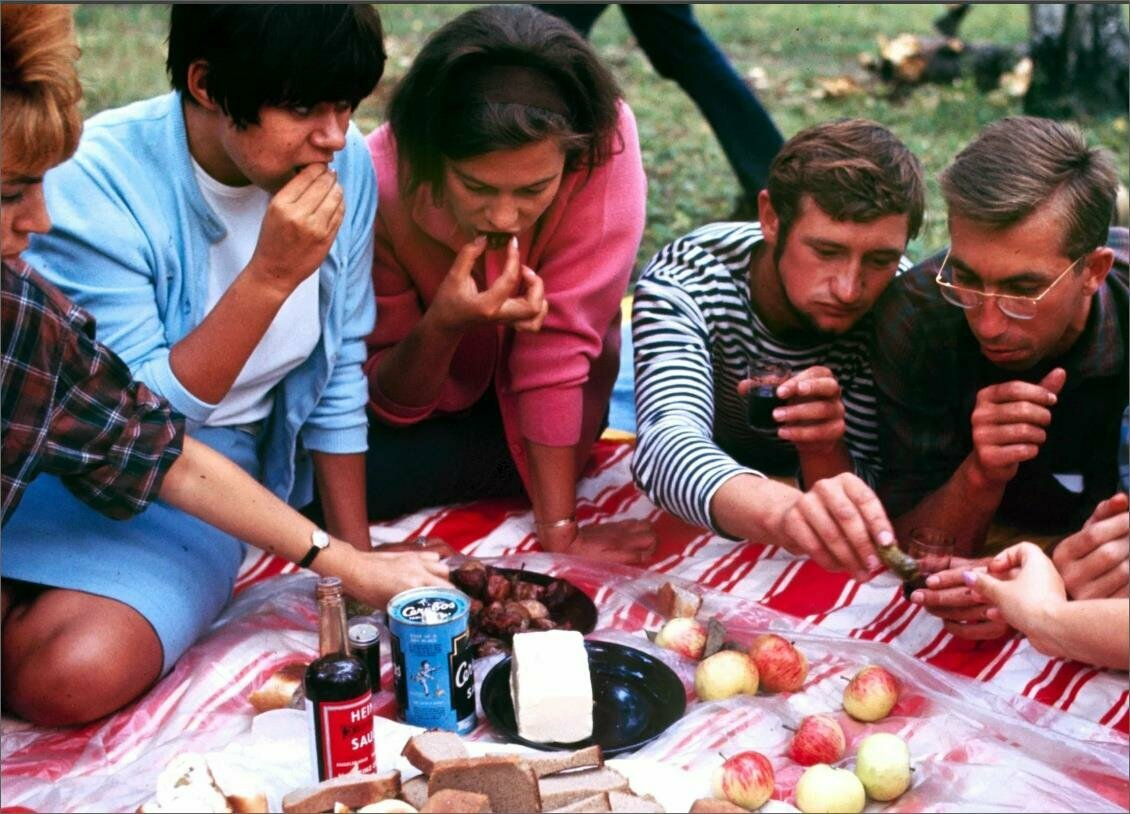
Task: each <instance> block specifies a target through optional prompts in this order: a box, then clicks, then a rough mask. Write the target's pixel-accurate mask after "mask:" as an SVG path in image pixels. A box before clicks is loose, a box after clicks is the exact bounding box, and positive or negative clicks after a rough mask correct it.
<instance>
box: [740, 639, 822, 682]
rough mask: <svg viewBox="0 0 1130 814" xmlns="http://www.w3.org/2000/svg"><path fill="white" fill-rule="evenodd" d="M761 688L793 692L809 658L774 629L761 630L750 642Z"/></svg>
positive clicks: (804, 671)
mask: <svg viewBox="0 0 1130 814" xmlns="http://www.w3.org/2000/svg"><path fill="white" fill-rule="evenodd" d="M749 656H750V658H751V659H753V663H754V664H756V665H757V674H758V675H759V676H760V677H761V689H762V691H764V692H795V691H796V690H799V689H800V688H801V687H802V686H804V679H805V678H807V677H808V659H806V658H805V657H804V653H802V652H800V651H799V650H797V649H796V648H795V647H794V646H793V644H792V643H791V642H790V641H789V640H788V639H785V638H783V637H781V636H778V635H777V634H776V633H763V634H762V635H760V636H758V637H757V638H756V639H754V640H753V644H751V645H750V646H749Z"/></svg>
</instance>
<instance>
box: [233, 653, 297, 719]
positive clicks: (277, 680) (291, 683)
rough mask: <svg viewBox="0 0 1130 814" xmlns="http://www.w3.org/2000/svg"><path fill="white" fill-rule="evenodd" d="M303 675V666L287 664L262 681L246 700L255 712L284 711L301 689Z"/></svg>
mask: <svg viewBox="0 0 1130 814" xmlns="http://www.w3.org/2000/svg"><path fill="white" fill-rule="evenodd" d="M305 675H306V665H305V664H302V663H297V664H288V665H286V666H285V667H283V668H282V669H281V670H279V671H278V672H277V673H274V674H273V675H271V677H270V678H268V679H267V680H266V681H264V682H263V685H262V686H261V687H259V688H258V689H256V690H255V691H253V692H252V693H251V695H249V696H247V700H248V701H250V702H251V706H253V707H255V710H256V711H257V712H267V711H268V710H272V709H286V708H287V707H289V706H290V703H291V701H292V700H293V699H294V694H295V693H296V692H298V690H299V688H301V687H302V679H303V677H304V676H305Z"/></svg>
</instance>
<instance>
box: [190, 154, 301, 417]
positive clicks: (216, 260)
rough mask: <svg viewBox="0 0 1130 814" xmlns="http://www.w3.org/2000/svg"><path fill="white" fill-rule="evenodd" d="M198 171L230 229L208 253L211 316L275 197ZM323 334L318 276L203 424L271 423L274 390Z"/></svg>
mask: <svg viewBox="0 0 1130 814" xmlns="http://www.w3.org/2000/svg"><path fill="white" fill-rule="evenodd" d="M193 168H194V170H195V172H196V179H197V181H198V182H199V184H200V191H201V192H202V193H203V194H204V199H205V200H206V201H207V202H208V205H209V206H211V207H212V210H213V211H214V212H215V213H216V215H217V216H218V217H219V219H220V221H221V222H222V223H223V225H224V228H225V229H226V230H227V235H226V236H225V237H224V238H223V239H222V240H220V241H219V242H218V243H213V244H212V248H211V249H210V250H209V252H208V299H207V310H208V311H211V310H212V309H213V308H214V307H215V305H216V303H217V302H219V300H220V297H222V296H223V294H224V292H225V291H227V290H228V287H229V286H230V285H231V284H232V282H234V281H235V278H236V276H237V275H238V274H239V273H240V272H241V271H243V269H244V268H245V267H246V266H247V263H248V262H249V261H250V260H251V255H252V253H253V252H254V251H255V245H256V244H257V243H258V241H259V230H260V228H261V227H262V225H263V217H264V215H266V213H267V205H268V204H269V203H270V200H271V196H270V194H268V193H267V192H266V191H264V190H262V189H259V187H257V186H254V185H253V184H249V185H247V186H245V187H229V186H226V185H224V184H221V183H220V182H219V181H217V180H216V179H215V178H213V177H212V176H210V175H208V173H207V172H205V171H204V169H203V167H201V166H200V165H199V164H197V163H196V162H195V161H193ZM321 331H322V326H321V323H320V322H319V320H318V275H317V273H314V274H311V275H310V276H309V277H307V278H306V279H305V280H303V281H302V283H301V284H299V286H298V288H296V289H295V290H294V292H293V293H292V294H291V295H290V296H289V297H287V299H286V302H284V303H283V304H282V307H281V308H280V309H279V311H278V313H277V314H276V315H275V318H274V320H273V321H272V322H271V325H270V327H269V328H267V332H266V333H265V334H264V335H263V338H262V339H260V340H259V344H258V345H257V346H256V347H255V350H254V351H252V353H251V356H250V357H248V359H247V363H246V364H244V366H243V370H241V371H240V372H239V375H238V376H237V377H236V380H235V383H234V384H232V387H231V389H230V390H229V391H228V394H227V395H226V396H224V398H223V400H222V401H221V402H220V404H219V406H218V407H217V408H216V409H215V410H214V411H213V412H212V415H211V416H209V417H208V420H207V421H205V422H204V423H205V424H206V425H208V426H211V427H223V426H230V425H232V424H246V423H249V422H252V421H259V420H261V419H264V418H266V417H267V416H268V415H269V414H270V412H271V402H272V395H273V394H272V392H271V391H272V389H273V388H274V386H275V385H276V384H278V383H279V381H281V380H282V378H283V377H284V376H285V375H286V374H287V373H289V372H290V371H291V370H293V369H294V368H296V367H298V365H300V364H301V363H302V362H303V361H304V360H305V359H306V358H307V357H309V356H310V354H311V353H313V351H314V347H315V346H316V345H317V344H318V338H319V337H320V336H321Z"/></svg>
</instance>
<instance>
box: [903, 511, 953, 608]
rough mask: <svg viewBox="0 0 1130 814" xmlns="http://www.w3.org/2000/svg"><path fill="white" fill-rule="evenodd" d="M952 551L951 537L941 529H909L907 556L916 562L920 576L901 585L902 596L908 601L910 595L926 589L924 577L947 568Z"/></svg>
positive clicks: (923, 527)
mask: <svg viewBox="0 0 1130 814" xmlns="http://www.w3.org/2000/svg"><path fill="white" fill-rule="evenodd" d="M953 549H954V538H953V535H951V534H950V533H948V532H946V531H943V530H942V529H935V528H930V527H929V526H919V527H918V528H915V529H911V531H910V545H909V546H907V554H909V555H910V556H911V557H912V558H913V559H914V560H915V561H917V563H918V571H919V573H920V575H921V576H920V577H919V578H918V579H917V580H914V581H910V582H904V583H903V584H902V593H903V596H905V597H906V598H907V599H908V600H909V599H910V595H911V594H912V593H914V592H915V591H916V590H918V589H919V588H925V587H926V577H928V576H930V574H936V573H938V572H939V571H945V570H946V569H947V568H949V567H950V560H951V559H953Z"/></svg>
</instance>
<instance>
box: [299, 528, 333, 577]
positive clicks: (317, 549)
mask: <svg viewBox="0 0 1130 814" xmlns="http://www.w3.org/2000/svg"><path fill="white" fill-rule="evenodd" d="M329 544H330V535H328V534H326V533H325V532H324V531H322V530H321V529H314V531H312V532H310V550H309V551H307V552H306V556H305V557H303V558H302V559H301V560H299V562H298V567H299V568H309V567H310V563H312V562H314V558H315V557H317V556H318V555H319V554H320V553H322V550H323V549H325V548H328V547H329Z"/></svg>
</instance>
